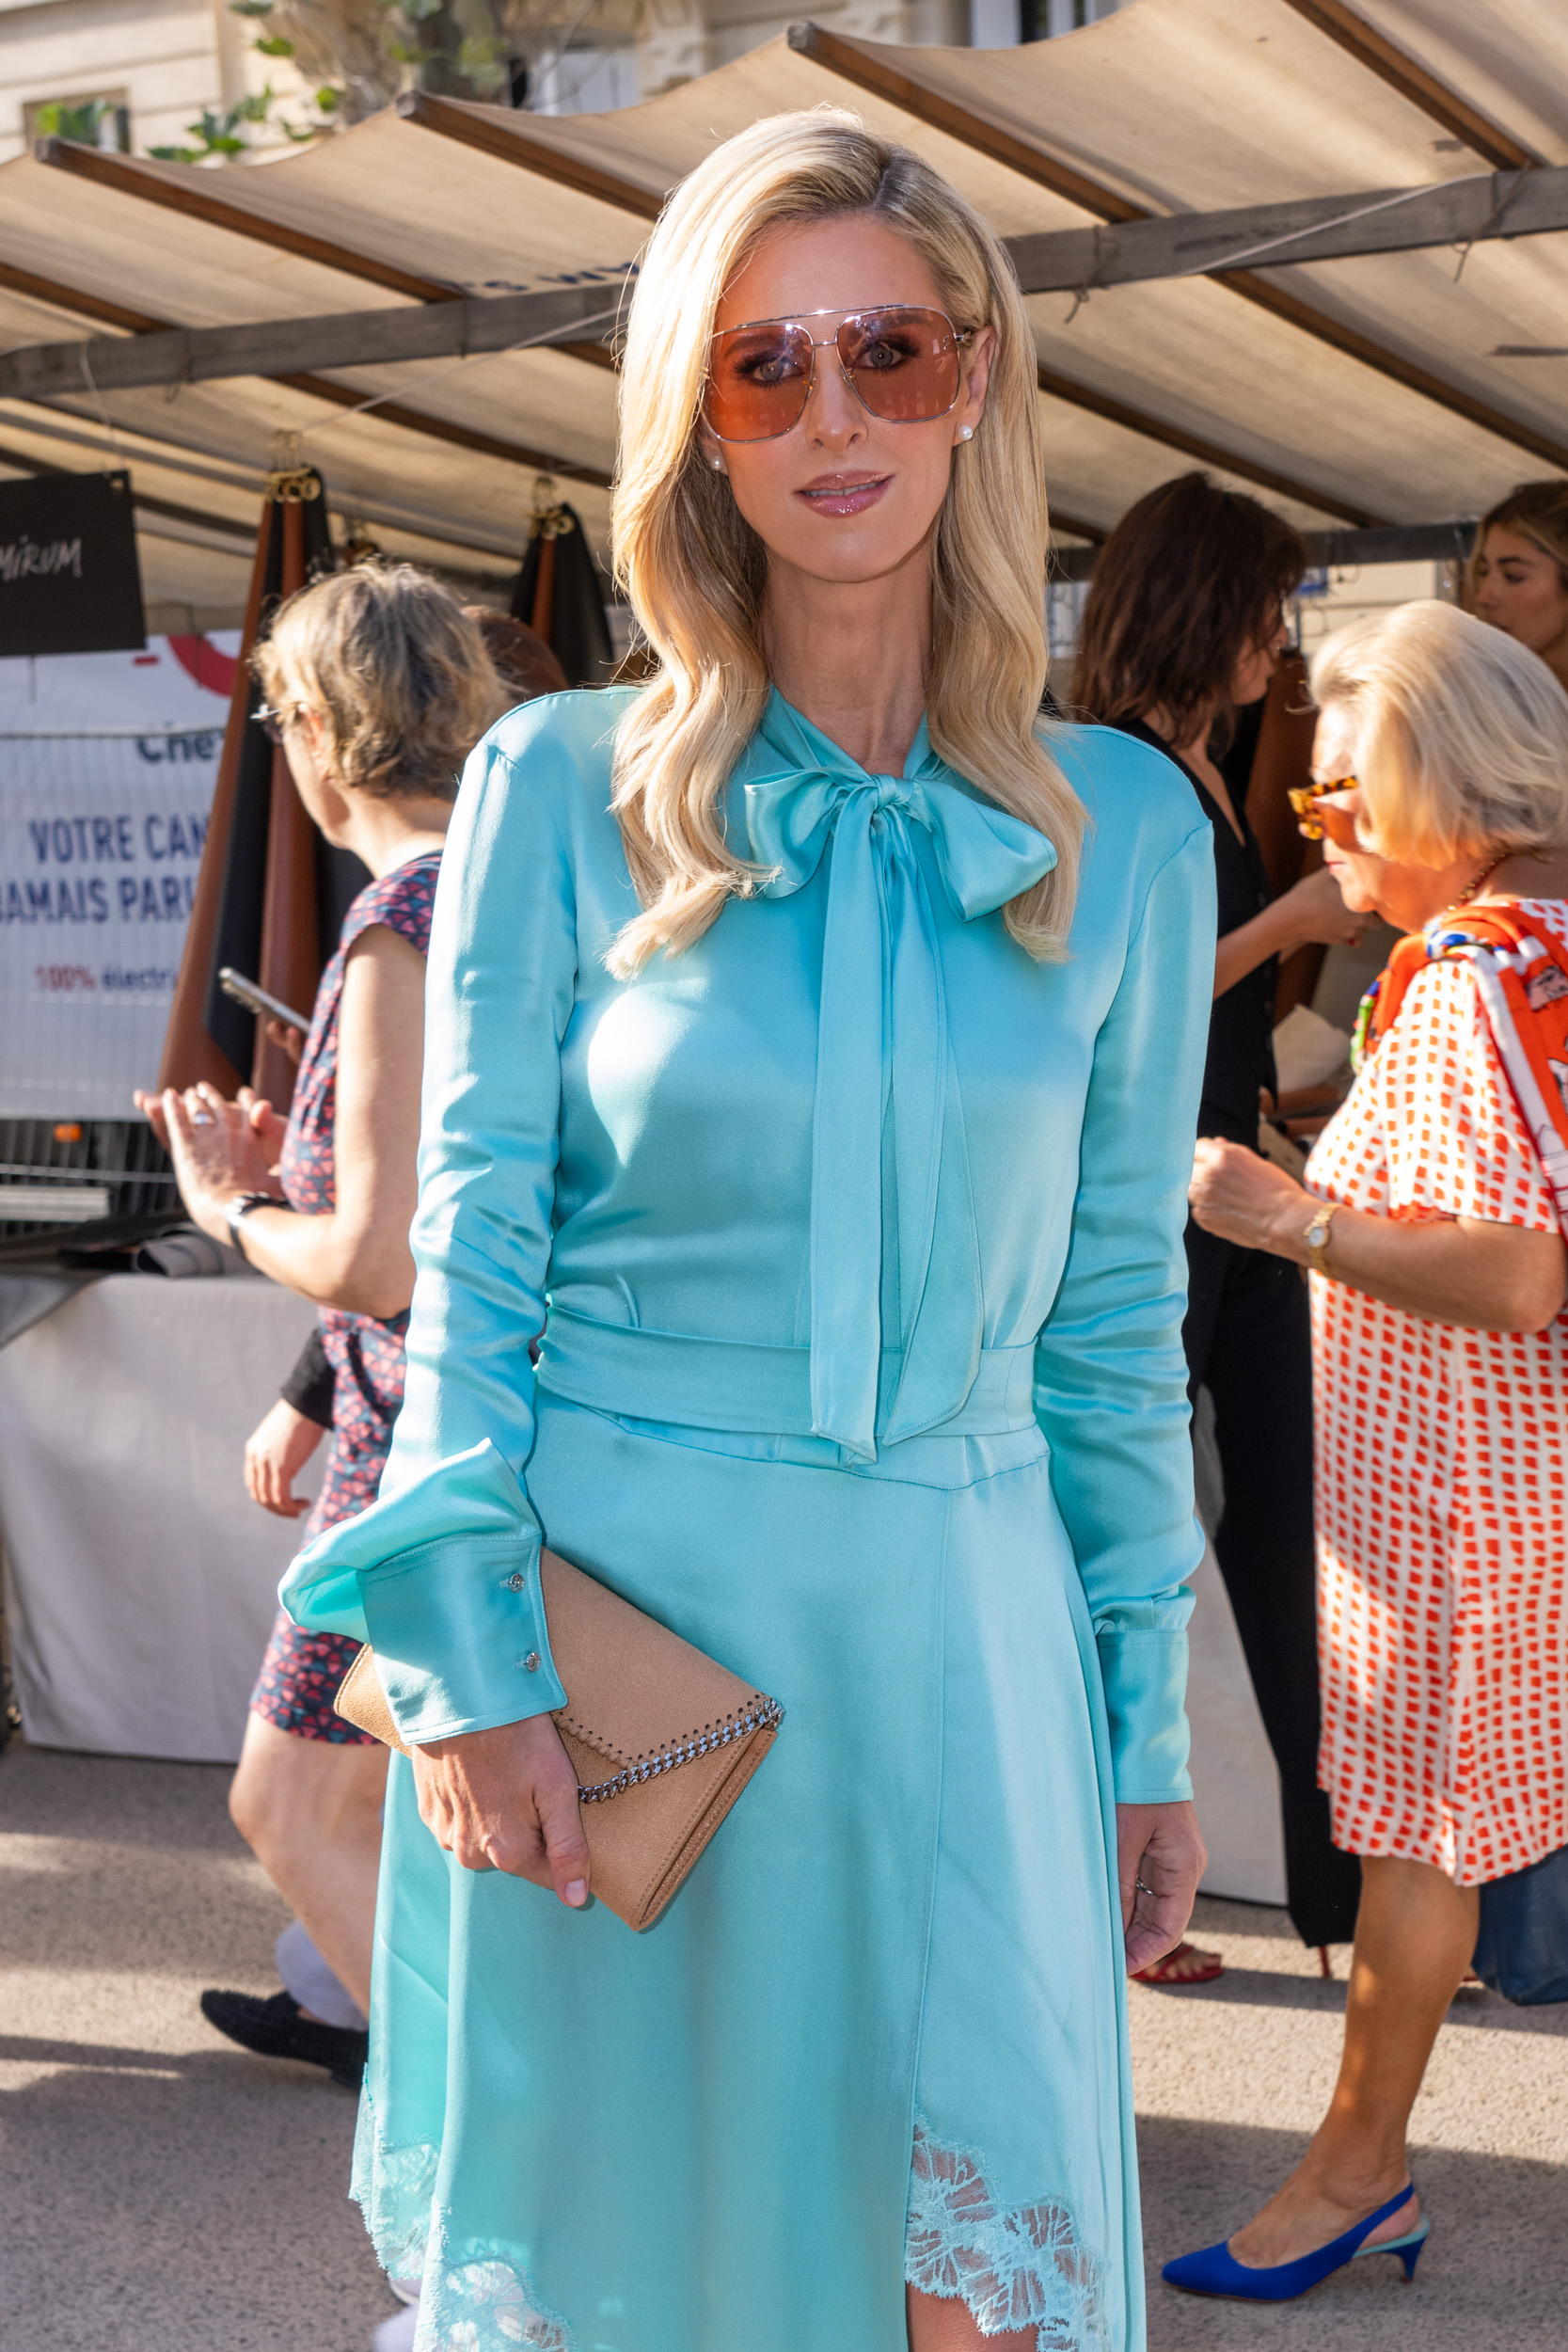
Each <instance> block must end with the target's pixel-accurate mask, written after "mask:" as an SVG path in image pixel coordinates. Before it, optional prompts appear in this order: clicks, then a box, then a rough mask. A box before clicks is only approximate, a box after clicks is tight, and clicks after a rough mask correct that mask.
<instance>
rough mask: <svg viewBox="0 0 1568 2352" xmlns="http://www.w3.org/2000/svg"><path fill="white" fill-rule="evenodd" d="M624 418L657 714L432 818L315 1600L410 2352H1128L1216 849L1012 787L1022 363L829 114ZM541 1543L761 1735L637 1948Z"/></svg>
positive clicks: (1184, 1860) (1037, 551)
mask: <svg viewBox="0 0 1568 2352" xmlns="http://www.w3.org/2000/svg"><path fill="white" fill-rule="evenodd" d="M621 382H622V424H623V441H622V461H621V474H620V481H619V485H618V489H617V496H616V507H615V531H616V552H617V559H618V562H619V565H620V569H621V573H622V576H623V578H624V580H626V589H627V593H628V595H629V596H630V598H631V601H632V604H633V606H634V608H635V611H636V614H637V618H638V621H639V623H640V625H641V628H643V629H644V630H645V631H646V633H647V637H648V641H649V644H651V645H652V646H653V647H654V648H655V650H656V651H657V656H658V659H659V663H660V669H659V673H658V675H657V677H656V678H655V680H654V681H653V683H652V684H650V685H649V686H648V687H647V688H646V689H644V690H643V691H632V690H616V691H612V692H608V693H595V694H570V695H562V696H559V697H557V698H556V699H554V700H553V701H550V702H548V703H545V704H540V705H537V706H535V707H534V708H533V709H532V710H531V711H529V712H526V713H522V714H518V715H515V716H514V717H512V718H510V719H508V720H507V721H506V722H505V723H503V724H502V725H501V726H499V728H497V729H496V730H495V732H494V733H493V734H492V736H491V737H490V739H489V740H488V741H487V742H486V743H485V744H484V745H483V746H482V748H481V750H480V751H479V752H478V753H477V754H476V755H475V757H474V759H473V760H472V762H471V763H470V766H469V769H468V772H467V778H466V781H465V784H464V789H463V794H462V798H461V800H460V803H459V807H458V814H457V818H456V821H455V824H454V827H453V834H452V841H453V850H452V854H451V858H450V859H449V861H448V867H447V871H446V874H445V876H444V877H443V882H442V887H441V894H440V898H439V900H438V904H437V908H436V927H435V931H434V933H433V937H432V943H431V993H430V999H429V1015H428V1018H429V1040H428V1059H427V1077H426V1125H425V1132H424V1138H423V1144H422V1152H423V1178H422V1184H421V1191H420V1213H419V1217H418V1221H417V1224H416V1229H415V1254H416V1258H417V1260H418V1262H419V1265H420V1275H419V1281H418V1286H417V1289H416V1293H415V1306H414V1316H413V1322H412V1326H411V1328H410V1333H409V1384H408V1397H407V1402H406V1404H405V1406H404V1412H403V1418H402V1419H401V1421H400V1422H399V1424H398V1431H397V1436H396V1439H395V1441H394V1446H393V1452H392V1458H391V1462H390V1464H389V1466H388V1474H387V1478H386V1480H385V1481H384V1483H383V1489H382V1497H381V1500H380V1501H379V1502H378V1503H377V1504H376V1506H375V1508H374V1509H373V1510H372V1511H370V1512H367V1513H366V1514H365V1516H364V1517H363V1518H359V1519H356V1520H355V1521H353V1522H352V1523H350V1524H349V1525H347V1526H344V1527H341V1528H337V1529H334V1530H332V1531H331V1533H330V1534H327V1535H326V1536H325V1537H324V1538H323V1539H322V1540H321V1541H320V1542H318V1543H317V1544H316V1545H315V1546H314V1547H313V1548H312V1549H311V1550H310V1551H309V1553H307V1554H306V1555H305V1557H304V1558H303V1559H302V1560H301V1562H300V1563H299V1564H298V1566H297V1570H296V1571H295V1573H294V1574H293V1576H292V1578H291V1580H290V1582H289V1584H288V1587H287V1597H288V1600H289V1605H290V1606H291V1607H292V1608H293V1610H294V1612H295V1613H296V1614H297V1615H299V1616H300V1617H301V1618H302V1619H303V1620H304V1621H305V1622H306V1623H308V1624H309V1625H311V1626H313V1627H315V1628H318V1629H328V1630H332V1629H335V1630H338V1631H340V1632H344V1633H348V1634H351V1635H355V1636H358V1637H363V1636H364V1635H365V1634H366V1633H367V1632H368V1633H369V1634H370V1635H371V1637H372V1639H373V1641H374V1643H375V1645H376V1647H377V1650H378V1652H383V1651H384V1652H385V1653H386V1655H387V1656H388V1658H390V1659H391V1660H393V1661H396V1672H395V1675H393V1676H392V1677H390V1687H393V1688H394V1691H395V1698H394V1704H395V1707H396V1711H397V1716H398V1720H399V1722H400V1724H401V1726H402V1728H403V1731H404V1734H405V1736H406V1738H407V1740H409V1741H410V1743H411V1744H412V1746H413V1748H414V1750H415V1754H414V1756H413V1758H412V1761H411V1762H405V1761H404V1759H403V1758H402V1757H394V1759H393V1765H392V1772H391V1777H390V1781H389V1784H388V1790H389V1793H388V1859H387V1863H386V1867H385V1869H384V1876H383V1899H382V1908H381V1913H380V1926H379V1935H380V1941H379V1947H378V1953H377V1963H376V1964H377V1976H376V2000H375V2008H374V2010H373V2017H374V2032H373V2034H372V2057H371V2064H370V2070H369V2074H368V2083H367V2097H366V2101H365V2103H364V2106H363V2107H362V2110H361V2129H360V2142H359V2153H358V2163H357V2186H358V2193H359V2195H360V2197H361V2199H362V2201H363V2203H364V2205H365V2209H366V2212H367V2215H368V2217H369V2219H370V2222H371V2226H372V2231H373V2232H374V2234H375V2240H376V2244H377V2247H378V2249H379V2250H380V2252H381V2255H382V2259H383V2261H384V2262H385V2263H386V2264H387V2265H388V2268H389V2269H390V2270H391V2271H392V2272H393V2273H394V2275H398V2276H401V2277H404V2278H413V2279H414V2280H418V2281H420V2283H421V2285H422V2296H423V2299H422V2303H421V2307H420V2313H421V2315H420V2326H419V2334H418V2338H417V2342H418V2344H420V2347H421V2352H422V2348H423V2347H427V2346H428V2347H433V2346H436V2345H440V2346H447V2345H452V2346H455V2345H459V2344H462V2345H466V2346H483V2347H486V2348H487V2352H488V2347H492V2346H498V2347H499V2346H500V2345H501V2344H535V2345H545V2346H551V2347H555V2352H565V2347H568V2346H575V2347H577V2348H578V2352H590V2347H592V2346H594V2345H597V2344H613V2345H615V2346H616V2347H617V2352H623V2347H624V2352H738V2347H741V2346H744V2347H745V2352H802V2347H803V2346H807V2345H809V2346H811V2347H812V2352H897V2348H898V2347H901V2346H903V2345H904V2344H905V2342H906V2329H907V2331H908V2341H909V2343H910V2344H912V2345H913V2346H914V2347H915V2352H938V2348H939V2347H942V2348H943V2352H958V2348H959V2347H974V2352H978V2347H980V2346H981V2345H982V2344H986V2345H992V2346H997V2345H1000V2346H1005V2347H1010V2348H1011V2352H1037V2346H1046V2345H1050V2346H1063V2347H1066V2346H1068V2345H1076V2346H1083V2347H1085V2352H1087V2347H1090V2346H1095V2347H1101V2346H1107V2347H1116V2348H1117V2352H1121V2347H1133V2346H1138V2345H1141V2344H1142V2343H1143V2340H1144V2337H1143V2315H1142V2298H1141V2290H1140V2278H1141V2271H1140V2255H1139V2233H1138V2209H1137V2190H1136V2181H1135V2173H1134V2155H1133V2139H1132V2099H1131V2085H1130V2081H1129V2074H1128V2062H1127V2043H1126V2027H1125V2000H1126V1995H1125V1992H1124V1990H1123V1983H1124V1978H1125V1972H1126V1970H1127V1967H1128V1966H1129V1964H1131V1965H1132V1966H1134V1967H1136V1966H1140V1965H1142V1964H1144V1963H1146V1962H1148V1961H1150V1960H1153V1959H1155V1958H1157V1957H1158V1956H1159V1954H1160V1953H1162V1952H1164V1950H1166V1949H1168V1948H1169V1947H1171V1946H1172V1945H1173V1944H1174V1943H1175V1942H1176V1941H1177V1940H1178V1938H1179V1937H1180V1933H1181V1931H1182V1928H1183V1926H1184V1925H1185V1922H1186V1919H1187V1915H1188V1911H1189V1907H1190V1904H1191V1899H1192V1894H1193V1889H1194V1886H1195V1883H1196V1877H1197V1874H1198V1871H1199V1868H1200V1866H1201V1861H1202V1849H1201V1844H1200V1841H1199V1838H1198V1835H1197V1831H1196V1823H1195V1820H1194V1818H1193V1812H1192V1806H1191V1804H1190V1802H1189V1801H1188V1797H1189V1789H1188V1781H1187V1776H1186V1772H1185V1753H1186V1728H1185V1722H1184V1718H1183V1715H1182V1690H1183V1680H1184V1643H1185V1637H1184V1633H1183V1630H1182V1629H1183V1624H1184V1620H1185V1616H1186V1612H1187V1606H1188V1602H1187V1597H1186V1595H1185V1592H1184V1590H1183V1586H1182V1579H1183V1577H1184V1576H1185V1575H1186V1574H1187V1572H1188V1571H1189V1570H1190V1569H1191V1567H1192V1566H1193V1565H1194V1563H1195V1561H1196V1557H1197V1544H1196V1540H1195V1534H1194V1521H1193V1512H1192V1492H1191V1484H1190V1478H1191V1471H1190V1455H1189V1449H1188V1446H1187V1437H1186V1423H1187V1412H1186V1399H1185V1370H1184V1367H1183V1363H1182V1357H1181V1338H1180V1328H1181V1307H1182V1295H1183V1273H1182V1253H1181V1228H1182V1221H1183V1196H1184V1188H1185V1183H1186V1177H1187V1172H1188V1169H1189V1168H1190V1164H1191V1153H1192V1136H1193V1133H1194V1125H1195V1119H1196V1104H1197V1090H1198V1081H1199V1074H1200V1071H1201V1066H1202V1058H1203V1039H1204V1032H1205V1027H1206V1023H1207V1008H1208V998H1209V993H1210V988H1211V982H1212V942H1213V930H1214V907H1213V882H1212V856H1211V852H1210V848H1209V838H1208V828H1207V826H1206V825H1205V824H1204V823H1203V821H1202V819H1201V818H1200V817H1199V815H1198V813H1197V811H1196V807H1195V806H1194V803H1193V801H1192V797H1191V795H1190V793H1189V792H1188V790H1187V788H1186V786H1185V784H1184V783H1183V781H1182V780H1181V778H1180V776H1179V775H1178V774H1177V772H1176V771H1174V770H1173V769H1172V768H1171V767H1170V766H1169V764H1168V762H1166V761H1164V759H1162V758H1161V757H1160V756H1159V755H1157V754H1155V753H1152V752H1149V751H1148V750H1147V749H1146V748H1144V747H1143V746H1141V745H1138V744H1133V743H1130V742H1128V741H1126V740H1124V739H1121V738H1119V737H1116V736H1112V735H1100V734H1097V733H1094V732H1082V731H1075V730H1070V729H1068V730H1063V731H1061V732H1059V733H1056V734H1053V735H1050V736H1047V735H1044V734H1042V733H1041V732H1040V731H1039V728H1038V725H1037V712H1038V708H1039V703H1040V694H1041V687H1042V683H1043V679H1044V674H1045V648H1044V644H1043V643H1042V641H1041V635H1040V581H1041V579H1042V577H1043V566H1044V559H1045V502H1044V483H1043V466H1042V452H1041V447H1040V437H1039V426H1038V421H1037V395H1036V389H1035V355H1034V344H1033V341H1032V338H1031V335H1030V330H1029V326H1028V322H1027V319H1026V317H1025V315H1024V311H1023V309H1022V303H1021V301H1020V299H1019V295H1018V293H1017V289H1016V285H1015V282H1014V280H1013V278H1012V276H1011V274H1010V272H1009V269H1008V265H1007V262H1006V258H1005V256H1004V255H1003V252H1002V250H1001V248H1000V246H998V244H997V242H996V241H995V239H994V238H993V237H992V235H991V234H990V231H989V230H988V229H987V228H986V226H985V224H984V223H983V222H982V221H981V220H980V219H979V217H978V216H977V215H975V214H974V212H973V211H972V210H971V209H970V208H969V206H968V205H967V204H965V203H964V202H963V201H962V199H960V198H959V197H958V196H957V195H956V194H955V193H954V192H953V190H952V189H950V188H949V187H947V186H946V185H945V184H944V183H942V181H941V180H939V179H938V178H937V177H936V175H935V174H934V173H933V172H932V171H931V170H930V169H929V168H928V167H927V166H926V165H925V164H923V163H922V162H920V161H919V160H918V159H917V158H916V157H915V156H913V155H912V154H910V153H908V152H907V151H903V150H901V149H898V148H895V147H892V146H890V145H888V144H887V143H886V142H885V141H884V140H882V139H879V138H877V137H875V136H873V135H870V134H869V133H868V132H867V131H866V130H865V129H864V128H863V126H862V125H861V124H860V123H859V122H858V121H857V120H856V119H854V118H853V117H851V116H847V115H843V114H838V113H833V112H828V111H824V112H819V113H812V114H801V115H791V116H785V117H782V118H778V119H773V120H770V121H766V122H762V123H759V124H757V125H756V126H755V127H754V128H752V130H750V131H748V132H746V133H744V134H743V135H741V136H739V137H737V138H736V139H733V140H731V141H730V142H729V143H728V144H727V145H726V146H724V147H721V148H720V149H718V150H717V151H715V153H714V154H713V155H712V156H711V157H710V158H709V159H708V160H707V162H706V163H705V164H704V165H703V166H702V167H701V168H700V169H698V170H697V171H696V172H694V173H693V174H692V176H691V178H690V179H689V180H688V181H687V182H686V183H684V185H683V186H682V187H681V188H680V189H679V190H678V191H677V193H676V195H675V196H674V198H673V199H672V201H671V204H670V206H669V208H668V210H667V212H666V214H665V215H664V217H663V219H662V221H661V222H660V224H659V226H658V228H657V231H656V232H655V235H654V238H653V240H652V243H651V245H650V246H649V249H648V252H647V254H646V256H645V258H644V262H643V264H642V268H641V273H640V276H639V278H638V285H637V293H636V295H635V298H634V300H633V303H632V307H631V314H630V320H629V327H628V333H627V339H626V354H625V364H624V368H623V371H622V378H621ZM546 1311H547V1321H546ZM541 1323H544V1324H545V1325H546V1328H545V1334H544V1343H543V1352H542V1355H541V1357H540V1361H539V1365H538V1371H537V1375H535V1374H534V1373H533V1371H532V1369H531V1365H530V1361H529V1353H528V1346H527V1342H528V1339H529V1336H530V1334H531V1333H532V1332H533V1331H535V1330H536V1329H537V1328H538V1327H539V1326H540V1324H541ZM541 1534H543V1536H544V1538H545V1540H546V1542H548V1543H549V1544H550V1545H552V1546H554V1547H556V1548H557V1549H560V1550H561V1551H562V1552H563V1553H564V1554H565V1555H566V1556H567V1557H568V1558H569V1559H572V1560H575V1561H577V1562H578V1563H579V1564H580V1565H582V1566H584V1567H585V1568H587V1569H588V1570H589V1572H590V1573H591V1574H592V1575H594V1576H595V1577H598V1578H601V1579H603V1580H604V1581H606V1582H607V1583H609V1584H610V1585H611V1586H612V1587H613V1588H614V1589H615V1590H616V1591H617V1592H619V1593H621V1594H623V1595H625V1596H626V1597H627V1598H629V1599H630V1600H632V1601H633V1602H635V1603H636V1604H637V1605H638V1606H639V1607H640V1608H641V1609H644V1610H646V1611H647V1612H649V1613H651V1614H652V1615H654V1616H655V1617H657V1618H659V1619H661V1620H663V1621H664V1622H666V1623H668V1624H669V1625H671V1626H673V1628H674V1629H675V1630H676V1631H677V1632H679V1633H680V1634H682V1635H683V1636H685V1637H686V1638H687V1639H688V1640H689V1641H691V1642H693V1643H695V1644H697V1645H699V1646H701V1647H702V1648H704V1649H705V1650H706V1651H708V1652H709V1653H710V1654H711V1655H713V1656H715V1657H717V1658H719V1659H721V1660H722V1661H724V1662H725V1663H726V1664H727V1665H729V1666H730V1667H732V1668H733V1669H734V1670H735V1671H736V1672H737V1673H738V1674H741V1675H743V1676H746V1677H751V1678H752V1680H753V1681H754V1683H755V1685H756V1687H758V1688H759V1689H764V1690H767V1691H768V1692H772V1693H773V1694H774V1695H776V1696H777V1697H778V1698H779V1699H780V1700H781V1701H782V1702H783V1705H784V1725H783V1728H782V1730H781V1731H780V1734H779V1738H778V1740H777V1743H776V1745H775V1746H774V1747H773V1749H772V1751H771V1753H770V1754H769V1755H768V1758H767V1760H766V1762H765V1764H764V1765H763V1767H762V1769H761V1771H760V1772H758V1773H757V1775H756V1777H755V1779H754V1780H752V1782H751V1784H750V1785H749V1787H748V1788H747V1790H746V1793H745V1795H744V1797H743V1798H742V1800H741V1803H740V1804H739V1805H738V1806H737V1807H736V1811H735V1812H734V1813H733V1814H732V1815H731V1816H730V1818H729V1819H728V1820H727V1821H726V1822H725V1823H724V1826H723V1828H722V1829H721V1831H720V1833H719V1836H718V1837H717V1839H716V1840H715V1842H714V1843H713V1845H712V1846H711V1847H710V1848H709V1849H708V1851H706V1853H705V1855H704V1856H703V1858H702V1860H701V1862H700V1863H699V1864H698V1866H697V1867H696V1869H695V1871H694V1872H693V1874H692V1876H691V1877H690V1879H689V1881H688V1882H687V1883H686V1885H685V1887H684V1888H683V1889H682V1891H681V1893H680V1894H679V1896H678V1897H677V1898H676V1899H675V1901H674V1903H673V1906H672V1908H671V1909H670V1911H669V1912H668V1913H667V1914H666V1915H664V1917H663V1918H661V1919H660V1921H659V1922H658V1924H657V1927H656V1928H654V1929H653V1930H652V1931H649V1932H647V1933H645V1934H643V1935H641V1936H638V1935H633V1934H631V1933H629V1932H628V1931H627V1930H626V1927H625V1926H623V1925H622V1923H621V1922H620V1920H619V1919H617V1918H616V1917H615V1916H614V1915H612V1914H611V1913H610V1912H609V1911H608V1910H607V1909H605V1908H603V1907H602V1906H595V1905H594V1903H593V1901H592V1899H591V1898H592V1894H593V1880H592V1873H591V1869H590V1866H589V1859H588V1851H587V1847H586V1845H585V1842H584V1838H583V1834H582V1827H581V1822H580V1819H579V1815H578V1803H577V1792H576V1787H575V1779H574V1775H573V1773H572V1771H571V1768H570V1766H569V1765H568V1763H567V1761H566V1758H565V1756H564V1753H563V1751H562V1747H561V1744H560V1741H559V1740H558V1738H557V1735H556V1732H555V1729H554V1726H553V1724H551V1721H550V1714H549V1710H550V1709H551V1708H559V1707H561V1706H562V1704H563V1703H564V1699H565V1693H564V1692H563V1691H562V1685H561V1683H560V1681H559V1679H558V1678H557V1675H556V1672H555V1668H554V1665H553V1662H552V1659H551V1654H550V1646H549V1629H548V1627H547V1625H546V1621H545V1618H544V1615H543V1613H541V1610H540V1608H539V1605H538V1601H537V1591H538V1585H537V1579H536V1577H535V1575H534V1573H533V1568H534V1563H535V1561H536V1558H537V1553H538V1547H539V1543H540V1538H541ZM551 1890H553V1898H552V1892H551Z"/></svg>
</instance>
